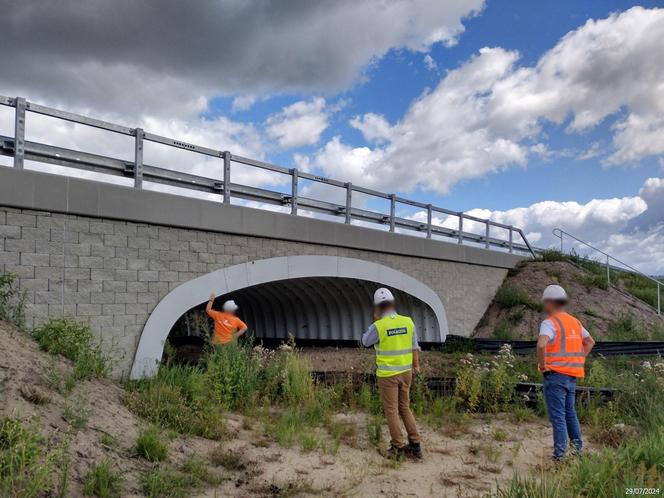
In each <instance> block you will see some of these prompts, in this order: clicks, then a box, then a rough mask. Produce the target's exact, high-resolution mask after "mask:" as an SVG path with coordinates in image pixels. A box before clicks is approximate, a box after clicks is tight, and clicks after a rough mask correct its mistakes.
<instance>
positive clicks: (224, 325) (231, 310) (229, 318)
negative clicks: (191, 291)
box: [205, 293, 247, 346]
mask: <svg viewBox="0 0 664 498" xmlns="http://www.w3.org/2000/svg"><path fill="white" fill-rule="evenodd" d="M214 298H215V295H214V293H212V294H210V299H209V301H208V303H207V306H206V307H205V311H206V312H207V314H208V315H209V316H210V318H212V319H213V320H214V334H213V336H212V340H211V342H212V344H213V345H215V346H216V345H220V344H228V343H229V342H231V341H232V340H233V339H237V338H238V337H240V336H242V335H244V333H245V332H246V331H247V324H246V323H244V322H243V321H242V320H240V319H239V318H238V317H237V316H235V313H236V312H237V310H238V305H237V304H235V301H233V300H230V301H226V302H225V303H224V305H223V306H222V308H221V309H222V310H223V311H215V310H213V309H212V305H213V304H214Z"/></svg>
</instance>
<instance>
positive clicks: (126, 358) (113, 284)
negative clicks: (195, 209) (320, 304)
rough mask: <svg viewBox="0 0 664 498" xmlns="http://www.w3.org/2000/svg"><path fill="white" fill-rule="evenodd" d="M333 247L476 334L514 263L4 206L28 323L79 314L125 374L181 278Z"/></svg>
mask: <svg viewBox="0 0 664 498" xmlns="http://www.w3.org/2000/svg"><path fill="white" fill-rule="evenodd" d="M291 255H331V256H346V257H351V258H358V259H364V260H368V261H374V262H377V263H380V264H383V265H386V266H389V267H392V268H394V269H396V270H399V271H402V272H404V273H407V274H409V275H411V276H412V277H414V278H416V279H418V280H420V281H421V282H423V283H424V284H426V285H428V286H429V287H431V288H432V289H433V290H434V291H436V292H437V293H438V294H439V296H440V298H441V300H442V302H443V304H444V306H445V309H446V312H447V319H448V324H449V333H451V334H459V335H469V334H470V333H471V332H472V331H473V329H474V327H475V325H476V324H477V322H478V321H479V319H480V318H481V317H482V315H483V313H484V311H485V310H486V308H487V306H488V305H489V303H490V302H491V299H492V298H493V295H494V294H495V291H496V289H497V288H498V286H499V285H500V283H501V282H502V280H503V278H504V277H505V275H506V272H507V269H505V268H497V267H492V266H482V265H477V264H468V263H461V262H454V261H444V260H437V259H426V258H421V257H412V256H402V255H396V254H389V253H384V252H373V251H367V250H360V249H351V248H345V247H336V246H331V245H322V244H312V243H304V242H294V241H284V240H276V239H270V238H265V237H249V236H239V235H232V234H227V233H220V232H212V231H204V230H195V229H185V228H172V227H167V226H157V225H151V224H144V223H135V222H125V221H117V220H110V219H102V218H93V217H85V216H75V215H66V214H58V213H50V212H45V211H33V210H27V209H15V208H5V207H0V271H1V272H13V273H15V274H16V275H17V276H18V278H19V284H20V288H21V289H22V290H24V291H25V292H26V296H27V302H28V306H27V323H28V326H29V327H32V326H34V325H36V324H38V323H41V322H43V321H44V320H46V319H47V318H48V317H57V316H63V315H67V316H73V317H76V318H77V319H79V320H83V321H86V322H89V323H90V325H91V327H92V329H93V330H94V331H95V332H96V333H97V334H99V336H100V337H101V338H102V339H103V341H104V344H106V345H107V346H110V345H111V344H112V347H113V351H114V352H115V353H116V354H117V355H118V356H119V362H118V366H117V371H116V372H115V374H116V375H117V376H120V375H126V374H127V373H128V371H129V369H130V368H131V364H132V361H133V356H134V352H135V350H136V347H137V343H138V338H139V337H140V334H141V331H142V328H143V325H144V324H145V322H146V320H147V318H148V315H149V313H150V312H151V311H152V310H153V308H154V307H155V306H156V305H157V303H158V302H159V301H160V300H161V299H162V298H163V297H164V296H165V295H166V294H167V293H168V292H169V291H170V290H171V289H173V288H175V287H176V286H178V285H180V284H181V283H183V282H186V281H188V280H190V279H192V278H195V277H197V276H200V275H203V274H205V273H208V272H211V271H214V270H217V269H220V268H225V267H227V266H232V265H234V264H239V263H244V262H247V261H252V260H258V259H265V258H272V257H277V256H291Z"/></svg>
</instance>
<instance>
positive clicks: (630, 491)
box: [625, 488, 662, 496]
mask: <svg viewBox="0 0 664 498" xmlns="http://www.w3.org/2000/svg"><path fill="white" fill-rule="evenodd" d="M661 494H662V490H661V488H625V496H660V495H661Z"/></svg>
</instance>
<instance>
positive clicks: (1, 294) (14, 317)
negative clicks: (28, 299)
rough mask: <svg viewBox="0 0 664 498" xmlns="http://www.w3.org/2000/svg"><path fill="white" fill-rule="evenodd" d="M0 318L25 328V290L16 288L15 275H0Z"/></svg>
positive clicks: (17, 326)
mask: <svg viewBox="0 0 664 498" xmlns="http://www.w3.org/2000/svg"><path fill="white" fill-rule="evenodd" d="M0 320H4V321H6V322H9V323H11V324H12V325H14V326H15V327H16V328H17V329H19V330H24V329H25V292H24V291H21V290H19V289H18V284H17V281H16V275H14V274H13V273H6V274H3V275H0Z"/></svg>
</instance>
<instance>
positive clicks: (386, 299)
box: [374, 287, 394, 305]
mask: <svg viewBox="0 0 664 498" xmlns="http://www.w3.org/2000/svg"><path fill="white" fill-rule="evenodd" d="M393 301H394V296H393V295H392V293H391V292H390V290H389V289H386V288H385V287H381V288H380V289H378V290H377V291H376V292H374V304H375V305H379V304H381V303H391V302H393Z"/></svg>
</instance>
